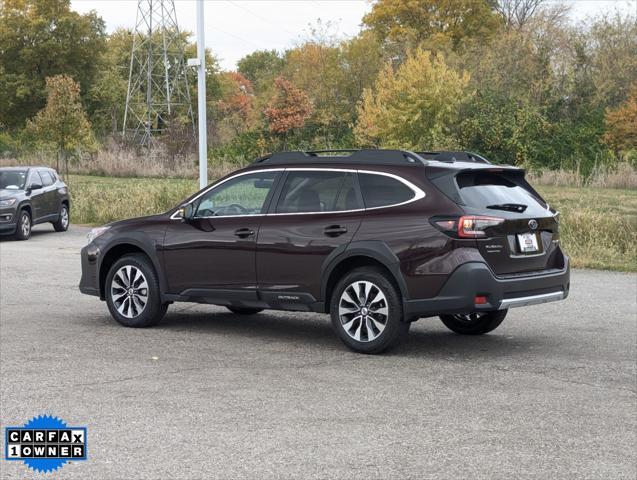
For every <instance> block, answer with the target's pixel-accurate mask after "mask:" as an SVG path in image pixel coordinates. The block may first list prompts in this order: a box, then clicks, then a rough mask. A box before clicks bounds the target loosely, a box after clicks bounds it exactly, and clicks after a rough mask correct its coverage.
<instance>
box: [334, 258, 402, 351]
mask: <svg viewBox="0 0 637 480" xmlns="http://www.w3.org/2000/svg"><path fill="white" fill-rule="evenodd" d="M330 312H331V316H332V324H333V326H334V329H335V330H336V333H337V334H338V336H339V337H340V338H341V340H342V341H343V342H344V343H345V345H347V346H348V347H349V348H351V349H352V350H355V351H357V352H361V353H380V352H382V351H384V350H386V349H387V348H390V347H392V346H394V345H396V344H397V343H398V342H399V341H400V340H401V339H402V338H403V337H404V336H405V335H406V334H407V332H408V331H409V326H410V324H409V322H406V321H405V320H404V318H403V307H402V301H401V298H400V294H399V292H398V289H397V288H396V287H395V286H394V284H393V283H392V281H391V280H390V279H389V278H388V277H387V275H386V274H385V273H384V272H383V271H382V270H379V269H376V268H371V267H364V268H358V269H356V270H353V271H351V272H350V273H348V274H347V275H345V277H343V278H342V279H341V280H340V281H339V282H338V285H336V288H335V289H334V293H333V294H332V299H331V303H330Z"/></svg>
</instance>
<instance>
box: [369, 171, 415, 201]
mask: <svg viewBox="0 0 637 480" xmlns="http://www.w3.org/2000/svg"><path fill="white" fill-rule="evenodd" d="M358 180H359V182H360V186H361V192H362V194H363V200H364V201H365V207H366V208H374V207H388V206H391V205H398V204H399V203H403V202H407V201H409V200H411V199H412V198H414V196H415V193H414V191H413V190H412V189H411V188H409V187H408V186H407V185H405V184H404V183H403V182H401V181H400V180H396V179H395V178H392V177H388V176H386V175H377V174H373V173H359V174H358Z"/></svg>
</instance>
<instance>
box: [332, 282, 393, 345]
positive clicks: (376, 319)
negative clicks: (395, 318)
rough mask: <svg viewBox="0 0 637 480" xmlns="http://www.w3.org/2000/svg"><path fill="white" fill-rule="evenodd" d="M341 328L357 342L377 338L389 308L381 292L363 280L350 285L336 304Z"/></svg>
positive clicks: (382, 328)
mask: <svg viewBox="0 0 637 480" xmlns="http://www.w3.org/2000/svg"><path fill="white" fill-rule="evenodd" d="M338 315H339V318H340V321H341V326H342V327H343V330H345V332H347V334H348V335H349V336H350V337H351V338H353V339H354V340H356V341H357V342H371V341H372V340H375V339H376V338H378V337H379V336H380V335H381V333H383V330H385V327H386V326H387V320H388V319H389V307H388V304H387V298H386V297H385V294H384V293H383V291H382V290H381V289H380V288H379V287H378V286H377V285H375V284H374V283H372V282H368V281H365V280H361V281H356V282H354V283H352V284H350V285H349V286H348V287H347V288H345V290H343V293H342V294H341V298H340V300H339V302H338Z"/></svg>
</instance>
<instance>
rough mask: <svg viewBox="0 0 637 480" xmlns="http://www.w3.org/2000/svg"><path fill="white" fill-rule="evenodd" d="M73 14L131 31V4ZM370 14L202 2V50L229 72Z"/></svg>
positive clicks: (362, 2) (586, 3) (257, 0)
mask: <svg viewBox="0 0 637 480" xmlns="http://www.w3.org/2000/svg"><path fill="white" fill-rule="evenodd" d="M71 3H72V7H73V9H74V10H76V11H78V12H82V13H84V12H88V11H90V10H95V11H97V13H98V14H99V15H100V16H101V17H102V18H103V19H104V21H105V22H106V27H107V30H108V31H109V32H112V31H113V30H115V29H116V28H118V27H127V28H133V27H134V24H135V15H136V12H137V0H72V2H71ZM567 3H570V4H572V5H573V9H572V17H573V19H574V20H581V19H584V18H586V17H589V16H595V15H599V14H603V13H605V12H609V13H612V12H615V11H619V12H622V13H628V12H631V13H636V12H637V0H570V1H569V2H567ZM175 5H176V9H177V20H178V22H179V26H180V28H181V29H182V30H188V31H191V32H193V33H194V32H195V26H196V16H195V10H196V6H195V1H194V0H175ZM370 9H371V4H370V2H369V1H368V0H207V1H206V4H205V25H206V46H207V47H208V48H210V49H211V50H212V51H213V52H214V54H215V55H216V56H217V57H218V58H219V62H220V64H221V67H222V68H223V69H226V70H234V69H235V68H236V62H237V60H239V59H240V58H241V57H243V56H244V55H246V54H248V53H250V52H253V51H254V50H257V49H276V50H280V51H283V50H285V49H286V48H289V47H291V46H294V45H295V44H296V43H298V42H299V40H300V39H301V38H303V36H304V35H305V34H306V33H307V32H308V29H309V26H310V25H311V24H315V23H316V21H317V20H318V19H321V21H322V22H323V23H325V22H330V23H332V24H333V25H334V28H333V29H332V31H333V32H334V33H338V34H339V35H340V36H341V37H349V36H354V35H356V34H357V33H358V31H359V30H360V23H361V18H362V17H363V15H364V14H365V13H366V12H368V11H369V10H370Z"/></svg>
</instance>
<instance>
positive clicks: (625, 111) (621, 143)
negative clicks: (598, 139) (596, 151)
mask: <svg viewBox="0 0 637 480" xmlns="http://www.w3.org/2000/svg"><path fill="white" fill-rule="evenodd" d="M605 124H606V132H605V133H604V136H603V137H602V138H603V141H604V143H606V145H608V146H609V147H610V148H612V149H613V150H615V151H616V152H618V153H619V152H628V151H630V150H632V151H637V82H635V83H633V85H632V88H631V91H630V95H629V96H628V98H627V99H626V101H625V102H624V103H622V104H621V105H620V106H619V107H617V108H615V109H608V110H606V119H605Z"/></svg>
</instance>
